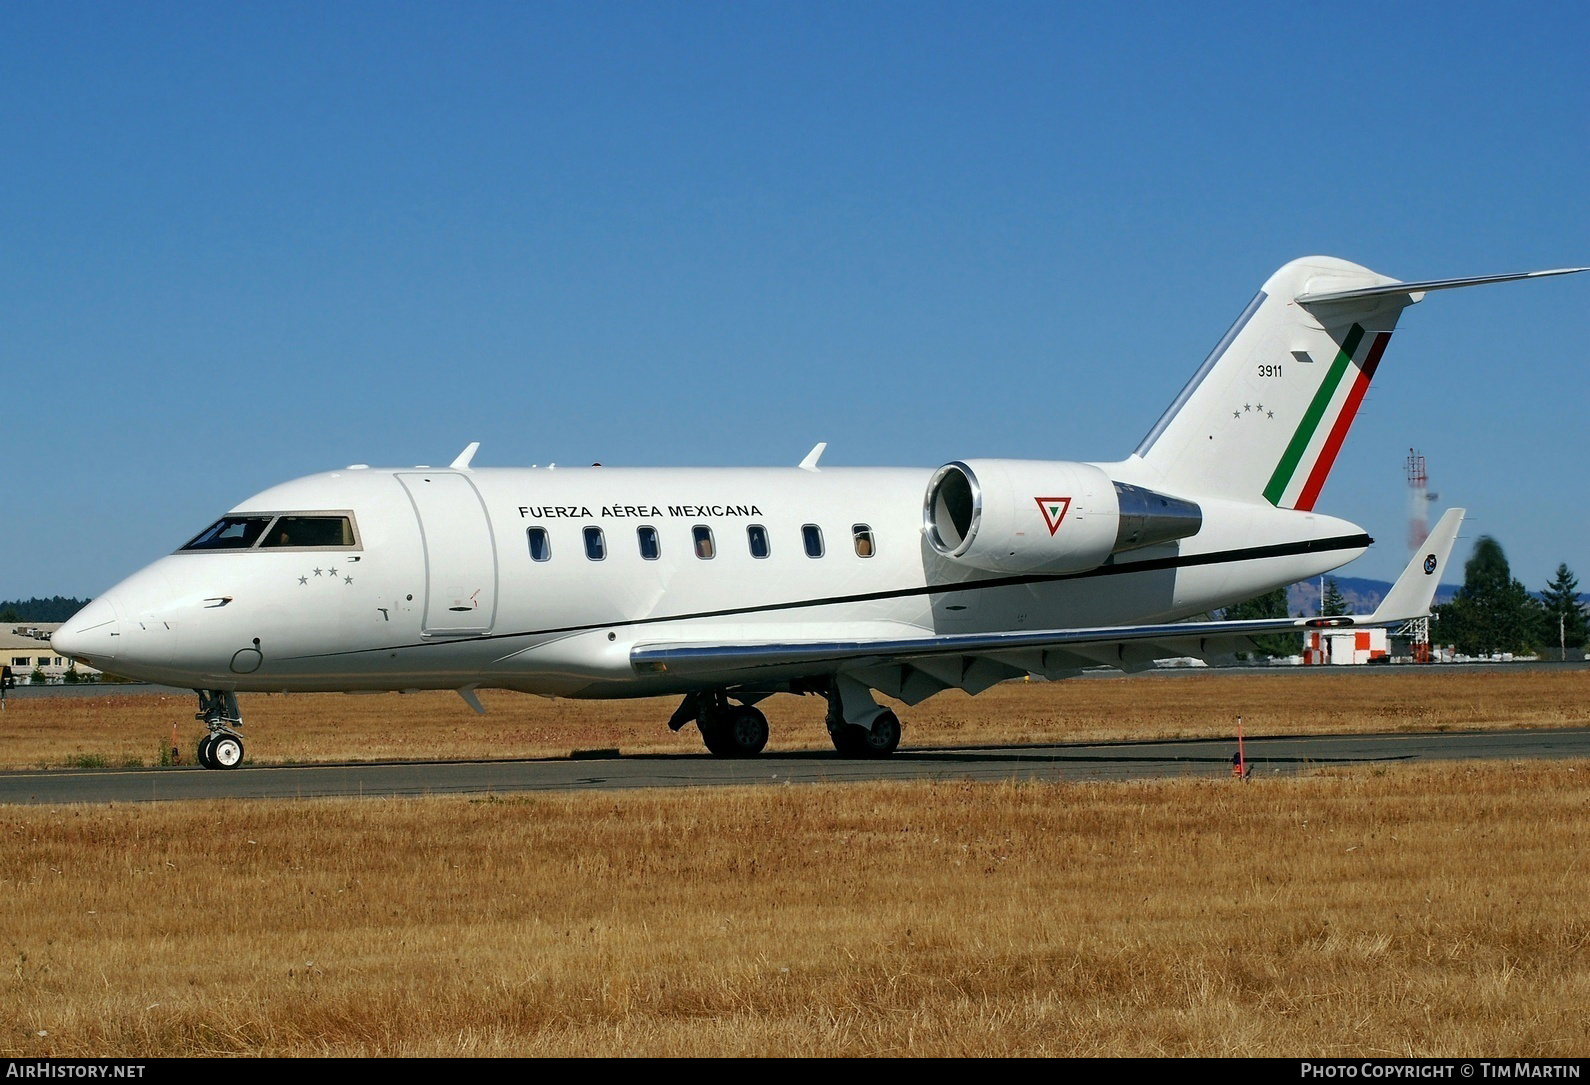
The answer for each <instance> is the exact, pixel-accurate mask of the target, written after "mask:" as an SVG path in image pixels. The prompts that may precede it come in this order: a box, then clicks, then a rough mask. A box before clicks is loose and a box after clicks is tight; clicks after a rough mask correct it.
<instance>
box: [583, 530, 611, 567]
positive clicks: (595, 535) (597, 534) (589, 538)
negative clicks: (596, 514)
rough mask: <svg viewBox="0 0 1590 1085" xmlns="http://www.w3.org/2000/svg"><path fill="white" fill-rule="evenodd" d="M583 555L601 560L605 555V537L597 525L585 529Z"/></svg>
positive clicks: (593, 559) (594, 559)
mask: <svg viewBox="0 0 1590 1085" xmlns="http://www.w3.org/2000/svg"><path fill="white" fill-rule="evenodd" d="M585 556H586V557H588V558H590V559H591V560H592V561H601V560H602V559H603V558H605V557H607V539H606V537H605V536H603V534H602V529H601V528H599V527H588V528H586V529H585Z"/></svg>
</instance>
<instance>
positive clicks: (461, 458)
mask: <svg viewBox="0 0 1590 1085" xmlns="http://www.w3.org/2000/svg"><path fill="white" fill-rule="evenodd" d="M478 451H480V442H479V441H471V442H469V447H468V448H466V449H464V451H462V452H460V453H459V454H458V458H457V459H455V460H454V461H453V462H452V463H450V464H448V465H447V466H449V467H451V468H452V469H453V470H454V471H468V470H469V461H470V460H472V459H474V458H475V453H476V452H478Z"/></svg>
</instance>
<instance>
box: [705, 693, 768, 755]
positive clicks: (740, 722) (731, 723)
mask: <svg viewBox="0 0 1590 1085" xmlns="http://www.w3.org/2000/svg"><path fill="white" fill-rule="evenodd" d="M696 726H697V727H698V728H700V730H701V740H702V741H703V742H705V743H706V744H707V749H708V750H709V751H711V752H712V753H713V754H714V755H715V756H717V757H755V756H756V755H757V754H759V753H761V752H762V750H763V748H764V747H765V746H767V734H768V731H767V717H766V716H764V715H762V713H761V711H760V710H758V709H755V708H752V707H751V706H750V705H740V706H738V707H736V708H731V709H729V710H728V711H726V712H722V713H716V712H715V713H713V714H712V715H710V716H704V717H702V718H701V719H699V720H697V721H696Z"/></svg>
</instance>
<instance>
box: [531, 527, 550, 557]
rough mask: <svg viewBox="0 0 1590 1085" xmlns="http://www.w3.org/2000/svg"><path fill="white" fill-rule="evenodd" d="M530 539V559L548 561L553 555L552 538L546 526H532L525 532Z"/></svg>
mask: <svg viewBox="0 0 1590 1085" xmlns="http://www.w3.org/2000/svg"><path fill="white" fill-rule="evenodd" d="M525 535H526V536H527V537H528V538H529V540H530V560H531V561H546V560H547V559H549V558H551V557H552V540H551V538H549V537H548V535H547V529H546V528H544V527H532V528H530V529H529V530H527V531H526V532H525Z"/></svg>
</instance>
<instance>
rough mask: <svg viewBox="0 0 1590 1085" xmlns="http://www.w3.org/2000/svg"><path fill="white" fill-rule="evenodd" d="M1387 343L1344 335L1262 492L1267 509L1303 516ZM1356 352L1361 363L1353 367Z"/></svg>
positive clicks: (1382, 336)
mask: <svg viewBox="0 0 1590 1085" xmlns="http://www.w3.org/2000/svg"><path fill="white" fill-rule="evenodd" d="M1366 340H1367V342H1366ZM1390 340H1391V333H1390V332H1376V333H1375V334H1373V335H1367V336H1366V334H1365V332H1364V329H1363V326H1362V325H1359V324H1354V325H1353V326H1352V328H1351V329H1350V330H1349V331H1348V333H1347V335H1346V337H1345V338H1344V339H1343V340H1342V342H1341V349H1340V350H1339V351H1337V353H1336V358H1335V360H1334V361H1332V362H1331V366H1330V369H1329V370H1328V371H1327V372H1326V374H1325V379H1324V380H1323V381H1322V382H1321V383H1320V386H1319V389H1318V391H1316V392H1315V393H1314V398H1313V399H1312V400H1311V401H1310V402H1309V405H1308V410H1306V411H1304V412H1303V420H1302V421H1301V422H1299V423H1298V426H1297V430H1296V432H1294V433H1293V434H1292V439H1291V441H1290V442H1288V443H1287V446H1286V451H1285V452H1284V453H1283V454H1282V456H1281V462H1280V463H1278V464H1276V466H1275V472H1274V474H1272V475H1271V476H1270V482H1269V484H1268V485H1267V486H1265V488H1264V497H1265V500H1267V501H1269V502H1270V504H1272V505H1276V506H1279V507H1281V508H1293V509H1302V510H1304V511H1308V510H1310V509H1312V508H1313V507H1314V502H1315V501H1316V500H1318V498H1319V492H1320V490H1321V489H1322V488H1323V487H1324V485H1325V479H1326V477H1327V476H1328V475H1329V474H1330V470H1331V465H1332V464H1334V463H1335V462H1336V454H1337V453H1338V452H1340V451H1341V447H1342V441H1343V440H1344V439H1346V437H1347V431H1348V430H1349V429H1350V428H1351V427H1352V424H1353V418H1354V417H1355V416H1356V415H1357V414H1358V407H1359V404H1361V403H1362V402H1363V400H1364V393H1365V392H1366V391H1368V390H1369V382H1370V380H1371V379H1372V378H1373V377H1374V375H1375V367H1376V366H1378V365H1379V364H1380V356H1381V355H1382V354H1384V353H1385V350H1386V344H1387V343H1388V342H1389V341H1390ZM1361 350H1362V355H1363V356H1362V360H1361V361H1358V362H1357V363H1356V364H1355V362H1354V359H1355V357H1356V356H1358V355H1359V354H1360V351H1361ZM1327 420H1328V424H1327ZM1304 464H1308V465H1309V466H1308V468H1307V470H1303V465H1304Z"/></svg>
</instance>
